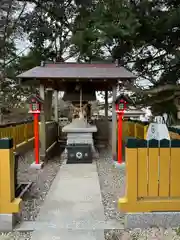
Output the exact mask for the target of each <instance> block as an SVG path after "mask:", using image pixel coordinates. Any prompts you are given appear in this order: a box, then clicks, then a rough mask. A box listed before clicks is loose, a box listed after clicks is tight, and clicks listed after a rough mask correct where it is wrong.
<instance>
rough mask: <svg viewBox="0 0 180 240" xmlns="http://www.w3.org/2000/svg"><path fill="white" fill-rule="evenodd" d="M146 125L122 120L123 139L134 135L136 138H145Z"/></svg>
mask: <svg viewBox="0 0 180 240" xmlns="http://www.w3.org/2000/svg"><path fill="white" fill-rule="evenodd" d="M147 128H148V125H147V126H144V125H143V124H140V123H134V122H128V121H123V139H125V138H126V137H134V138H138V139H145V138H146V133H147Z"/></svg>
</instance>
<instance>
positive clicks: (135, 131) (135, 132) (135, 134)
mask: <svg viewBox="0 0 180 240" xmlns="http://www.w3.org/2000/svg"><path fill="white" fill-rule="evenodd" d="M134 137H135V138H138V135H137V124H136V123H135V124H134Z"/></svg>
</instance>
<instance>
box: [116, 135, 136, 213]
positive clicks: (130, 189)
mask: <svg viewBox="0 0 180 240" xmlns="http://www.w3.org/2000/svg"><path fill="white" fill-rule="evenodd" d="M136 147H137V140H136V139H129V140H128V142H127V147H126V196H125V197H124V198H120V199H119V201H118V207H119V209H120V210H121V211H125V212H127V211H128V209H129V207H130V208H133V206H134V205H135V203H136V201H137V169H138V166H137V160H138V155H137V148H136Z"/></svg>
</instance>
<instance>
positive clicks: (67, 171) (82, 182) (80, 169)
mask: <svg viewBox="0 0 180 240" xmlns="http://www.w3.org/2000/svg"><path fill="white" fill-rule="evenodd" d="M113 226H114V224H113V223H106V222H105V217H104V207H103V205H102V199H101V191H100V186H99V179H98V174H97V169H96V164H95V163H93V164H64V165H62V167H61V169H60V171H59V172H58V174H57V176H56V178H55V180H54V182H53V184H52V186H51V189H50V191H49V192H48V195H47V197H46V199H45V202H44V204H43V206H42V207H41V209H40V213H39V215H38V217H37V220H36V222H34V223H33V222H24V224H23V225H22V226H21V227H20V229H19V230H21V231H22V230H23V228H24V230H28V228H29V230H35V231H34V232H33V234H32V240H37V239H38V240H46V239H47V240H49V239H52V240H58V239H61V240H69V239H74V240H76V239H77V240H85V239H86V240H104V229H106V228H110V229H112V228H113Z"/></svg>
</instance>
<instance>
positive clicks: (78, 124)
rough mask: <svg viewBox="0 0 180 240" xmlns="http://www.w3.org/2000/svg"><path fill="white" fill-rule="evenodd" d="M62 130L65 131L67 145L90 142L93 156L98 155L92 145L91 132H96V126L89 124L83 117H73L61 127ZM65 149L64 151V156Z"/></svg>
mask: <svg viewBox="0 0 180 240" xmlns="http://www.w3.org/2000/svg"><path fill="white" fill-rule="evenodd" d="M62 132H65V133H67V145H69V144H90V145H91V147H92V153H93V157H98V153H97V151H96V149H95V146H94V141H93V133H94V132H97V127H96V126H94V125H90V124H89V123H87V122H86V121H85V120H84V119H73V121H72V122H71V123H70V124H68V125H66V126H65V127H63V128H62ZM66 154H67V149H65V151H64V156H63V157H66Z"/></svg>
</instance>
